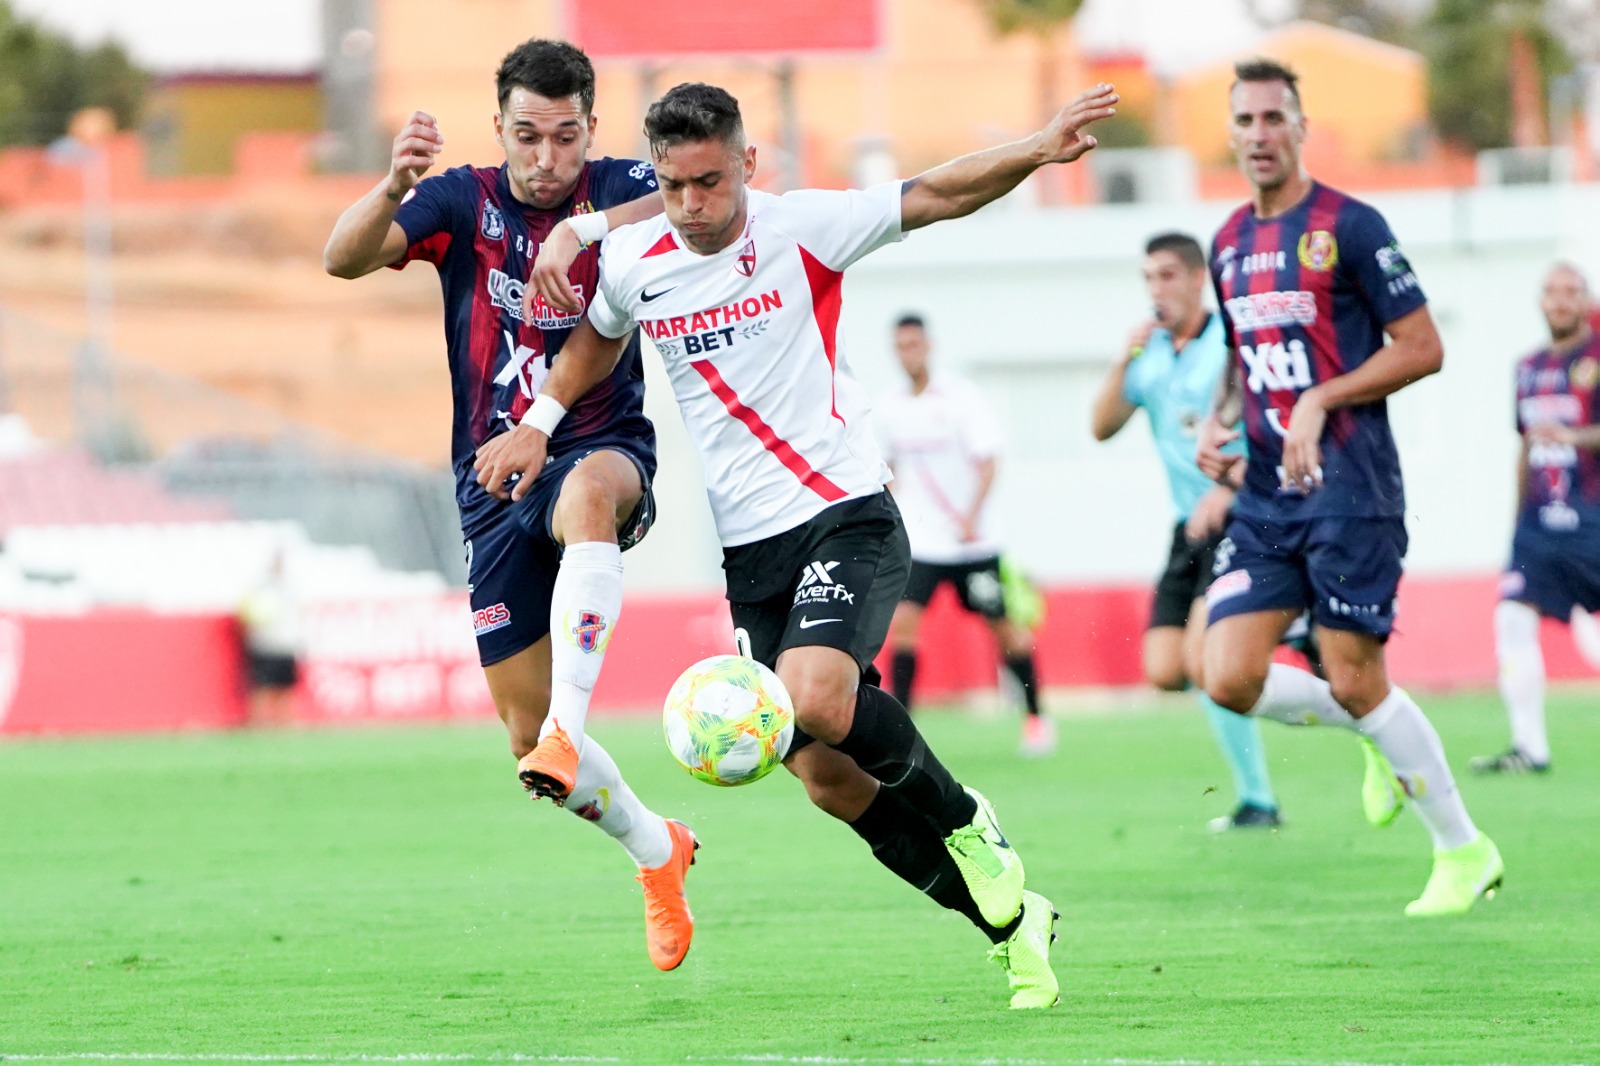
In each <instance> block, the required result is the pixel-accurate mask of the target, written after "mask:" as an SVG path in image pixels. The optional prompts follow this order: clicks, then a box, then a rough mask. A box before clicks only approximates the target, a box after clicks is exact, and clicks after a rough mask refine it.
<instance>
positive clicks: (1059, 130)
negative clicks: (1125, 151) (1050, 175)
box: [1039, 82, 1122, 163]
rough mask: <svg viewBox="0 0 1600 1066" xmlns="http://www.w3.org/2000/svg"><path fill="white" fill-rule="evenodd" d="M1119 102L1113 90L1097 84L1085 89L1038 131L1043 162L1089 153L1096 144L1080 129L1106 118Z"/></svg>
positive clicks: (1069, 159) (1114, 111)
mask: <svg viewBox="0 0 1600 1066" xmlns="http://www.w3.org/2000/svg"><path fill="white" fill-rule="evenodd" d="M1120 99H1122V98H1121V97H1120V96H1118V95H1117V91H1116V89H1114V88H1112V87H1111V86H1110V85H1107V84H1105V83H1103V82H1102V83H1101V84H1099V85H1096V86H1095V87H1094V88H1092V89H1088V90H1085V91H1084V92H1081V93H1079V94H1078V95H1077V97H1076V98H1075V99H1074V100H1073V101H1072V102H1071V103H1070V104H1068V105H1067V106H1066V107H1064V108H1062V109H1061V111H1060V113H1059V114H1057V115H1056V117H1055V118H1053V119H1051V120H1050V124H1049V125H1048V126H1046V127H1045V128H1044V129H1042V130H1040V131H1039V138H1040V142H1041V143H1040V148H1041V149H1042V150H1043V152H1044V155H1045V160H1046V162H1050V163H1070V162H1072V161H1073V160H1074V159H1077V158H1078V157H1079V156H1081V155H1083V154H1084V153H1085V152H1087V151H1089V150H1090V149H1091V148H1093V147H1094V146H1095V144H1096V143H1097V142H1096V141H1095V139H1094V137H1093V135H1091V134H1088V133H1084V132H1083V128H1084V127H1085V126H1087V125H1088V124H1089V123H1091V122H1095V121H1098V120H1099V119H1103V118H1110V117H1111V116H1112V115H1115V114H1116V113H1117V109H1116V107H1115V106H1114V105H1115V104H1116V103H1117V101H1118V100H1120Z"/></svg>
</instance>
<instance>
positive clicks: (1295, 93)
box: [1228, 56, 1305, 111]
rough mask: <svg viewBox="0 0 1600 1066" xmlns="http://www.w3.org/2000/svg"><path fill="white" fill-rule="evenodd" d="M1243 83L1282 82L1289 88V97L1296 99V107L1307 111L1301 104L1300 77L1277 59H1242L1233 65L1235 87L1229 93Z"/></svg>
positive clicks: (1229, 87)
mask: <svg viewBox="0 0 1600 1066" xmlns="http://www.w3.org/2000/svg"><path fill="white" fill-rule="evenodd" d="M1242 81H1281V82H1283V84H1285V85H1287V86H1288V87H1289V95H1290V96H1292V97H1294V106H1295V107H1298V108H1300V109H1301V110H1302V111H1304V110H1305V108H1304V107H1303V106H1302V105H1301V103H1300V75H1298V74H1296V73H1295V72H1294V71H1292V70H1290V69H1289V68H1288V67H1286V66H1284V65H1283V64H1282V63H1280V62H1278V61H1277V60H1276V59H1267V58H1266V57H1265V56H1261V57H1258V58H1256V59H1241V60H1240V61H1239V62H1237V63H1235V64H1234V65H1233V85H1230V86H1228V92H1229V93H1232V92H1233V86H1234V85H1238V84H1239V83H1240V82H1242Z"/></svg>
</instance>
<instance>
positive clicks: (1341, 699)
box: [1328, 670, 1389, 718]
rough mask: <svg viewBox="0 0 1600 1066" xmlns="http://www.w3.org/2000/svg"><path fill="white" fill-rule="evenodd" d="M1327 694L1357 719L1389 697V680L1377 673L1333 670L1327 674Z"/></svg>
mask: <svg viewBox="0 0 1600 1066" xmlns="http://www.w3.org/2000/svg"><path fill="white" fill-rule="evenodd" d="M1328 694H1329V695H1331V696H1332V697H1333V701H1334V702H1335V703H1337V704H1338V705H1339V706H1341V707H1343V708H1344V709H1345V710H1347V711H1349V712H1350V713H1351V714H1352V715H1355V716H1356V717H1358V718H1359V717H1360V716H1361V715H1364V714H1366V713H1367V712H1368V711H1370V710H1372V709H1373V708H1374V707H1376V706H1377V705H1378V704H1380V703H1382V702H1383V701H1384V698H1385V697H1386V696H1388V695H1389V679H1388V677H1387V676H1385V675H1383V674H1382V673H1380V672H1377V671H1364V670H1343V671H1340V670H1333V671H1329V673H1328Z"/></svg>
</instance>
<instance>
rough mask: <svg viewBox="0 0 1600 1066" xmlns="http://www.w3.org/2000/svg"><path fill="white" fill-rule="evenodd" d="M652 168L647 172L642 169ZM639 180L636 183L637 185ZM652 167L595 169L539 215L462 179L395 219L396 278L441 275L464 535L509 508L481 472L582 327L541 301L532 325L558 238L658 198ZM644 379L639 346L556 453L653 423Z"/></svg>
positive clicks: (583, 283)
mask: <svg viewBox="0 0 1600 1066" xmlns="http://www.w3.org/2000/svg"><path fill="white" fill-rule="evenodd" d="M641 167H642V168H643V169H641ZM635 172H637V174H635ZM651 175H652V171H651V170H650V168H649V166H648V165H647V164H640V163H637V162H635V161H632V160H615V159H598V160H592V161H590V162H588V163H586V164H584V168H583V170H582V171H581V172H580V174H579V176H578V181H577V185H576V187H575V188H574V189H573V191H572V194H571V196H570V198H569V199H568V200H567V202H566V203H564V204H562V205H561V206H559V207H557V208H554V209H552V210H548V211H545V210H540V209H538V208H534V207H532V206H530V205H528V204H524V203H522V202H521V201H519V200H517V199H516V197H515V196H514V195H513V194H512V192H511V187H510V184H509V182H508V181H507V178H506V175H505V168H504V167H495V168H488V167H455V168H452V169H451V170H448V171H446V172H445V173H443V174H436V175H433V176H431V177H428V178H424V179H423V180H422V181H421V182H419V183H418V184H417V186H416V188H415V189H413V190H412V191H411V194H410V195H408V196H407V197H406V199H405V201H404V202H403V203H402V204H401V206H400V209H399V210H398V211H397V212H396V214H395V221H396V222H397V223H398V224H399V225H400V227H401V229H403V230H404V231H405V234H406V239H407V241H408V244H407V247H406V251H405V254H404V255H403V256H402V257H401V259H400V260H399V261H398V262H397V263H395V264H394V266H396V267H397V268H398V267H403V266H405V265H406V264H407V263H409V262H411V261H413V260H418V259H421V260H426V261H427V262H430V263H432V264H434V266H435V267H436V268H437V269H438V271H439V281H440V286H441V288H442V289H443V294H444V305H445V338H446V342H447V349H448V354H449V363H450V378H451V395H452V398H453V400H454V407H455V418H454V423H453V426H452V430H451V446H450V454H451V460H452V463H453V465H454V467H455V473H456V502H457V504H458V506H459V507H460V508H461V512H462V523H463V527H464V528H471V527H473V526H475V525H476V524H477V523H478V522H479V521H481V520H482V518H483V516H484V515H485V514H486V513H487V512H489V511H491V510H492V509H493V508H494V507H496V506H498V501H496V500H494V499H493V497H491V496H489V495H488V494H487V493H485V492H484V491H483V490H482V489H481V488H479V487H478V484H477V480H476V477H475V475H474V472H473V470H472V461H473V458H474V456H475V454H476V453H477V450H478V448H479V447H480V446H481V445H482V444H483V443H484V442H485V441H487V440H488V439H489V438H490V437H492V436H494V435H495V434H497V433H500V432H503V431H505V430H506V429H508V428H510V427H511V426H512V425H514V424H515V423H516V421H517V420H518V419H519V418H521V416H522V415H523V413H524V412H526V411H527V409H528V406H529V405H530V404H531V403H532V402H533V397H534V396H535V395H536V394H537V393H538V391H539V385H540V384H541V383H542V382H543V380H544V374H545V373H546V372H547V371H548V369H549V366H550V360H551V359H552V358H554V356H555V353H556V352H558V351H559V350H560V349H561V345H562V344H563V343H564V342H565V341H566V338H567V335H568V333H569V332H570V331H571V329H572V328H573V327H574V326H576V325H577V323H578V319H579V316H578V315H574V314H568V313H567V312H564V311H558V310H557V309H555V308H552V307H551V306H550V305H549V304H548V303H546V302H545V301H544V300H543V299H542V298H537V297H536V298H535V299H534V301H533V304H532V313H531V314H530V315H528V316H527V320H526V321H524V314H523V309H522V301H523V298H524V296H525V295H526V291H527V284H528V274H529V270H530V269H531V264H532V262H533V260H534V259H535V257H536V256H537V254H538V250H539V248H540V246H541V245H542V244H543V242H544V240H545V238H546V237H547V236H549V234H550V231H551V230H552V229H553V228H554V227H555V226H556V224H557V223H559V222H560V221H561V220H562V219H564V218H566V217H568V216H569V215H571V214H579V213H582V212H584V211H588V210H596V209H598V210H604V209H606V208H608V207H615V206H617V205H618V204H622V203H627V202H628V201H630V200H634V199H637V198H638V197H640V196H644V195H646V194H648V193H650V192H652V191H654V189H655V183H654V181H653V180H651ZM599 258H600V257H599V251H598V250H597V249H593V248H590V249H587V250H585V251H584V252H582V253H581V254H580V255H579V257H578V259H577V261H576V262H575V263H574V264H573V266H572V270H571V272H570V277H571V279H572V282H573V284H574V286H575V287H577V289H578V291H579V294H580V298H582V299H584V300H589V299H592V297H593V293H594V290H595V285H596V283H597V281H598V280H599V274H600V262H599ZM643 412H644V374H643V370H642V367H641V366H640V363H639V350H638V342H637V341H630V342H629V345H628V347H627V349H626V350H625V351H624V352H623V355H622V358H621V359H619V360H618V362H617V367H616V369H615V370H614V371H613V372H612V374H611V376H610V377H608V378H607V379H606V380H605V381H603V382H601V383H600V384H599V385H597V386H596V387H595V388H594V389H593V390H591V391H590V392H589V393H587V394H586V395H585V396H584V397H583V399H581V400H580V401H578V403H577V405H576V406H574V407H573V408H572V410H571V411H570V412H569V413H568V415H567V417H566V418H565V419H564V420H563V421H562V423H561V426H560V428H559V429H558V431H557V434H556V438H555V440H553V441H552V442H551V451H552V453H554V454H559V453H560V452H562V451H565V450H566V449H567V448H569V447H573V446H581V445H582V443H583V441H584V440H585V439H586V438H593V437H597V436H599V435H600V434H602V433H604V432H607V431H614V430H615V429H616V427H617V426H618V425H620V424H625V423H628V422H630V421H631V422H632V424H633V425H634V426H638V427H640V432H641V433H643V432H647V431H648V422H646V421H645V419H644V413H643Z"/></svg>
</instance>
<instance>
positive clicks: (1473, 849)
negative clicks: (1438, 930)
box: [1406, 833, 1506, 918]
mask: <svg viewBox="0 0 1600 1066" xmlns="http://www.w3.org/2000/svg"><path fill="white" fill-rule="evenodd" d="M1505 875H1506V864H1505V863H1504V862H1503V861H1502V860H1501V858H1500V849H1499V848H1497V847H1495V846H1494V841H1492V840H1490V839H1489V838H1488V837H1486V836H1484V835H1483V834H1482V833H1479V834H1478V839H1477V840H1474V841H1473V842H1472V843H1470V844H1463V845H1461V846H1460V847H1459V848H1451V849H1450V850H1449V851H1436V852H1434V853H1433V875H1432V876H1431V877H1429V878H1428V884H1427V886H1426V887H1425V888H1423V890H1422V895H1421V896H1418V897H1417V898H1416V899H1414V900H1412V901H1411V902H1410V903H1408V904H1406V914H1407V915H1409V916H1411V917H1413V918H1419V917H1420V918H1428V917H1433V916H1435V915H1442V914H1465V913H1467V911H1469V910H1471V909H1472V905H1473V904H1474V903H1476V902H1478V897H1479V896H1482V897H1483V898H1485V899H1493V898H1494V894H1495V893H1496V892H1498V891H1499V890H1500V882H1501V881H1502V880H1504V878H1505Z"/></svg>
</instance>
